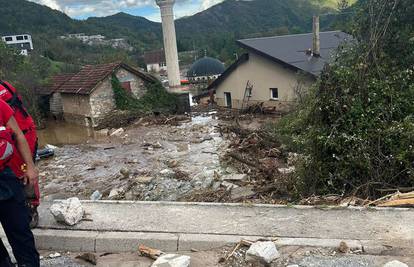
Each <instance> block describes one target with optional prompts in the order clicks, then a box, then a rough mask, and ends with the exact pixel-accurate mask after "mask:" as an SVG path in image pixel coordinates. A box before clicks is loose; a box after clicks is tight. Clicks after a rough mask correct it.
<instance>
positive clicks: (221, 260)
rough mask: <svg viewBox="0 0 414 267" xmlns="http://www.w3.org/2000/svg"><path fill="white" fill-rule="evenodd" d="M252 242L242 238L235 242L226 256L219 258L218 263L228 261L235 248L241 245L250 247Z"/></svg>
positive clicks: (237, 248)
mask: <svg viewBox="0 0 414 267" xmlns="http://www.w3.org/2000/svg"><path fill="white" fill-rule="evenodd" d="M252 244H253V242H252V241H249V240H245V239H242V240H240V242H239V243H237V244H236V245H235V246H234V248H233V249H232V250H231V251H230V253H228V254H227V256H225V257H222V258H220V260H219V263H224V262H226V261H228V260H229V259H230V258H231V257H232V256H233V255H234V253H236V251H237V250H239V249H240V248H241V247H242V246H247V247H250V246H251V245H252Z"/></svg>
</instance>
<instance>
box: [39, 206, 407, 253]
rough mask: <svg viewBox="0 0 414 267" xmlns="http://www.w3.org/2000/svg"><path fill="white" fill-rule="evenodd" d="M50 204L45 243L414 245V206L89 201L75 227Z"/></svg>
mask: <svg viewBox="0 0 414 267" xmlns="http://www.w3.org/2000/svg"><path fill="white" fill-rule="evenodd" d="M51 204H52V203H51V202H46V203H43V204H42V205H41V207H40V210H39V212H40V222H39V229H36V230H35V235H36V238H37V244H38V246H39V248H40V249H57V250H58V249H66V250H68V251H69V250H70V251H103V252H128V251H135V250H136V248H137V246H138V244H146V245H151V246H155V247H157V248H161V249H163V250H166V251H177V250H189V249H191V248H196V249H210V248H214V247H220V246H222V245H225V244H229V243H236V242H238V241H239V240H240V239H241V238H247V239H251V240H255V239H257V238H260V237H266V238H274V239H277V241H276V242H279V245H307V246H323V247H335V246H338V244H339V242H340V241H341V240H346V241H347V242H348V244H349V246H351V247H354V248H356V249H359V248H361V249H362V248H363V249H365V250H369V252H370V253H373V254H384V253H385V252H386V251H391V250H392V251H394V252H393V253H395V248H398V249H399V250H404V251H405V253H412V251H411V249H412V248H414V224H413V223H412V222H413V221H414V210H413V209H372V208H368V209H365V208H327V207H324V208H322V207H320V208H318V207H304V206H294V207H292V206H289V207H287V206H273V205H242V204H197V203H175V202H174V203H168V202H112V201H98V202H91V201H85V202H83V205H84V208H85V210H86V213H87V214H88V216H87V217H88V220H86V221H82V222H81V223H79V224H78V225H76V226H73V227H68V226H64V225H61V224H58V223H56V222H55V220H54V218H53V217H52V215H51V214H50V212H49V207H50V205H51ZM413 255H414V254H413Z"/></svg>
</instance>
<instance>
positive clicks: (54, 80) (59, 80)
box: [36, 73, 75, 95]
mask: <svg viewBox="0 0 414 267" xmlns="http://www.w3.org/2000/svg"><path fill="white" fill-rule="evenodd" d="M73 75H75V74H74V73H68V74H59V75H55V76H52V77H51V78H50V80H49V82H48V83H47V84H46V85H45V86H41V87H39V88H36V92H37V93H38V94H40V95H50V94H53V93H54V92H56V91H57V90H58V89H59V87H60V86H62V84H64V83H65V82H67V81H68V80H69V79H70V78H72V77H73Z"/></svg>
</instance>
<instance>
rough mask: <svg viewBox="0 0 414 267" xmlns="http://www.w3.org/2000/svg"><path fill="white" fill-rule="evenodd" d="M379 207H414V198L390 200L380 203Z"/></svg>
mask: <svg viewBox="0 0 414 267" xmlns="http://www.w3.org/2000/svg"><path fill="white" fill-rule="evenodd" d="M378 207H414V198H410V199H396V200H390V201H387V202H385V203H382V204H379V205H378Z"/></svg>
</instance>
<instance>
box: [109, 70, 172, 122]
mask: <svg viewBox="0 0 414 267" xmlns="http://www.w3.org/2000/svg"><path fill="white" fill-rule="evenodd" d="M146 87H147V91H146V93H145V94H144V95H143V96H142V97H141V98H139V99H137V98H136V97H135V96H133V95H132V94H131V93H129V92H127V91H126V90H125V89H124V88H122V86H121V83H120V82H119V80H118V79H117V77H116V76H115V75H113V76H112V88H113V90H114V97H115V105H116V107H117V108H118V109H120V110H130V111H135V112H141V113H143V114H144V113H152V112H160V113H166V114H171V113H175V112H176V111H177V109H178V105H179V101H178V97H177V96H176V95H175V94H172V93H169V92H167V90H165V88H164V87H163V86H162V84H161V83H159V82H156V83H153V84H149V83H148V84H147V85H146Z"/></svg>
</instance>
